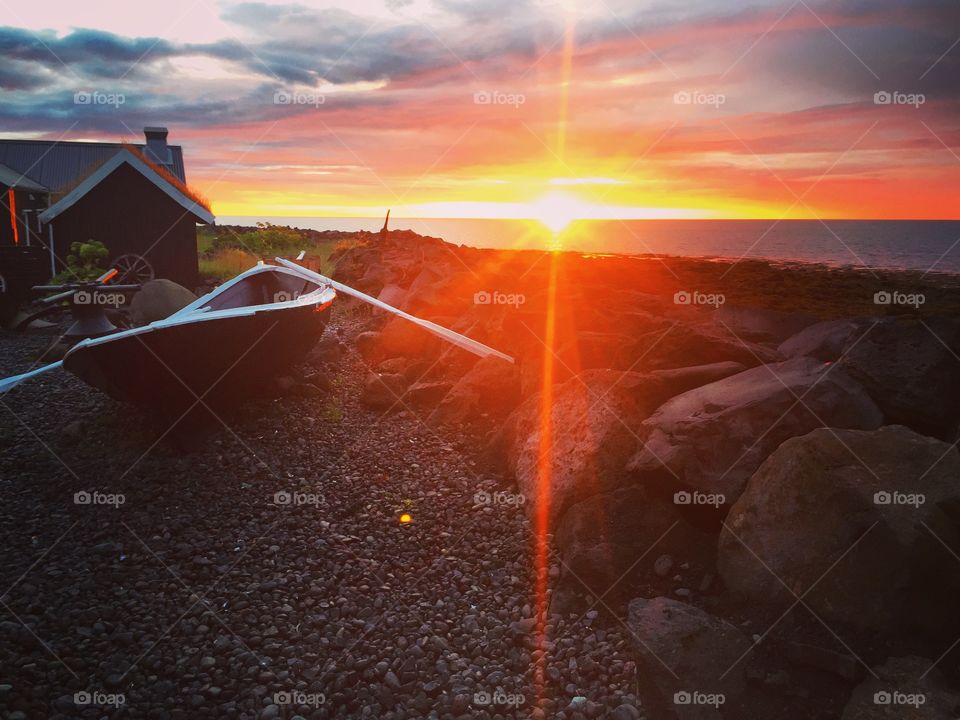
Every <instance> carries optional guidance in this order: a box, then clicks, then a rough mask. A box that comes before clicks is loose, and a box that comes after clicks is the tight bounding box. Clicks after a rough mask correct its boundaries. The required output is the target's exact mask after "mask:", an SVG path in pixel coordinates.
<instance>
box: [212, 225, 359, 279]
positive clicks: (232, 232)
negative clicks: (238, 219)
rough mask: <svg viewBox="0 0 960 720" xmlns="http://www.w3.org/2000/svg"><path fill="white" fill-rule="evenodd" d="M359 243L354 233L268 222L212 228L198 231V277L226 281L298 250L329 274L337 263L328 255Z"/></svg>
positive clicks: (312, 263) (315, 265)
mask: <svg viewBox="0 0 960 720" xmlns="http://www.w3.org/2000/svg"><path fill="white" fill-rule="evenodd" d="M362 243H363V240H362V239H361V238H359V237H357V236H356V235H355V234H354V233H340V232H324V233H316V232H313V231H310V230H297V229H294V228H289V227H285V226H282V225H271V224H269V223H257V226H256V227H255V228H248V227H231V226H221V225H213V226H204V227H201V228H200V229H199V230H198V231H197V251H198V253H199V256H200V274H201V275H202V276H203V277H204V279H206V280H207V281H211V282H218V281H223V280H228V279H229V278H232V277H233V276H234V275H237V274H238V273H240V272H243V271H244V270H246V269H248V268H250V267H253V265H255V264H256V263H257V261H258V260H272V259H273V258H275V257H277V256H281V257H291V258H292V257H296V256H297V255H298V254H299V253H300V251H301V250H305V251H306V260H307V263H308V265H309V266H310V267H312V268H315V269H317V270H318V272H321V273H324V274H329V273H331V272H333V268H334V266H335V264H336V263H335V262H334V261H333V260H331V259H330V256H331V254H333V253H334V252H335V251H337V250H340V251H342V250H343V249H345V248H347V247H352V246H355V245H359V244H362Z"/></svg>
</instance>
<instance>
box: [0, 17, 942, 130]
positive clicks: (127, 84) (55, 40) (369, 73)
mask: <svg viewBox="0 0 960 720" xmlns="http://www.w3.org/2000/svg"><path fill="white" fill-rule="evenodd" d="M388 2H390V3H392V4H391V5H390V8H391V9H393V10H394V11H395V13H396V15H395V17H394V19H392V20H384V19H382V18H381V19H371V18H365V17H361V16H358V15H355V14H352V13H350V12H347V11H344V10H339V9H313V8H307V7H304V6H301V5H294V4H289V5H267V4H264V3H257V2H246V3H241V4H237V5H232V6H228V7H227V8H226V9H225V10H224V11H223V15H222V17H223V18H224V20H225V21H227V22H229V23H231V24H232V25H234V26H235V27H236V28H237V29H238V35H239V36H240V37H244V38H248V37H249V38H251V39H250V40H249V41H246V42H243V41H241V40H239V39H237V38H225V39H222V40H219V41H217V42H211V43H202V44H176V43H172V42H170V41H168V40H164V39H162V38H150V37H142V38H126V37H120V36H117V35H113V34H111V33H107V32H103V31H99V30H90V29H78V30H75V31H73V32H71V33H69V34H66V35H64V36H62V37H59V36H57V35H56V34H54V33H52V32H41V33H33V32H30V31H27V30H24V29H20V28H14V27H0V54H2V56H3V57H4V60H5V63H4V65H3V67H2V68H0V87H2V88H3V89H4V90H5V91H6V93H7V95H9V97H8V98H5V102H4V103H3V105H0V121H2V122H3V123H4V126H5V127H14V128H15V129H33V130H45V129H51V130H55V129H57V128H62V127H63V124H64V121H65V120H67V119H70V120H72V119H78V118H79V119H80V120H81V122H82V123H85V124H89V125H90V129H95V128H96V127H97V126H98V123H102V124H103V127H106V126H107V125H108V124H109V123H112V122H115V115H114V116H111V115H110V113H108V112H106V111H104V109H102V108H86V109H82V108H77V107H75V106H73V105H72V103H71V102H69V97H70V95H71V93H70V92H67V90H66V89H67V88H73V89H92V88H99V89H103V90H105V91H107V92H123V93H124V94H125V95H126V97H127V102H126V103H125V105H124V106H123V115H124V116H125V117H126V116H129V117H130V118H131V119H130V120H129V124H131V126H133V127H135V126H136V123H140V122H141V120H146V121H148V122H153V123H154V124H156V122H159V120H158V119H157V118H158V116H159V115H162V117H163V118H164V119H165V120H164V121H167V122H171V123H174V122H176V123H178V124H189V125H198V126H203V125H213V124H220V123H228V124H229V123H242V122H250V121H256V120H260V119H265V118H273V117H281V116H283V115H284V114H290V113H300V112H309V110H306V109H304V108H300V107H282V106H281V107H278V106H276V105H274V104H273V103H272V97H273V94H274V92H276V91H278V90H282V89H284V88H285V87H286V86H293V85H296V86H303V87H308V88H309V87H313V88H319V87H321V86H322V85H323V84H326V83H331V84H333V85H348V84H351V83H357V82H365V81H366V82H371V81H374V82H385V83H386V84H387V87H386V88H385V90H384V91H383V92H378V93H376V94H365V95H363V96H347V98H346V99H334V98H333V97H332V96H331V97H328V102H327V103H326V104H325V106H324V109H325V110H330V109H333V108H336V107H353V106H358V105H374V104H377V105H379V104H383V103H388V102H399V100H395V99H394V98H395V97H396V95H395V94H392V91H394V90H403V91H404V92H409V91H410V90H411V89H417V88H427V89H429V90H430V91H431V92H442V91H445V90H447V89H450V88H453V90H450V91H455V92H462V91H463V87H464V86H465V85H470V84H474V83H476V81H477V79H478V78H482V79H483V81H484V82H498V83H509V82H512V81H519V80H520V77H521V76H522V75H523V73H524V72H525V71H526V70H528V69H529V68H530V66H531V64H533V63H534V62H535V61H537V60H538V59H539V58H540V57H541V55H542V54H543V53H544V52H546V51H548V50H550V49H553V50H554V51H558V50H559V48H560V46H561V44H562V43H561V42H560V41H561V39H562V32H563V29H564V23H563V18H562V12H560V5H559V4H556V5H551V4H550V3H549V2H546V1H543V2H534V1H532V0H491V1H490V2H485V3H477V2H468V1H467V0H434V8H435V9H436V11H437V12H438V15H437V18H436V22H435V23H434V24H431V26H430V27H429V28H428V27H427V26H425V25H423V24H422V23H421V22H420V21H419V20H418V19H416V18H411V17H407V16H406V15H405V11H406V5H405V3H404V2H402V0H399V1H398V0H388ZM618 2H619V4H618ZM610 3H611V7H613V9H614V10H615V11H616V14H613V13H600V14H599V15H597V16H596V17H595V18H593V19H590V20H584V21H582V22H581V23H579V24H578V25H577V27H576V48H577V53H578V55H577V67H576V71H577V72H578V73H582V74H583V75H582V76H583V77H589V76H590V75H591V74H592V75H595V76H597V75H599V76H604V77H613V76H615V75H616V74H617V73H622V72H625V71H630V70H635V69H644V68H647V67H656V66H658V65H659V63H660V60H661V59H662V60H663V62H665V63H666V64H667V65H668V66H670V67H671V68H672V67H674V66H676V67H679V68H681V70H683V69H685V67H686V65H685V63H692V62H695V61H696V60H697V58H698V56H699V55H701V54H702V53H703V52H704V50H705V49H706V48H707V45H708V44H709V49H711V50H714V49H716V48H715V47H714V46H716V47H719V48H721V49H722V50H723V51H724V52H726V53H727V54H729V56H730V62H732V61H733V60H734V59H736V57H737V56H738V55H739V54H740V53H741V52H743V51H744V50H746V49H747V48H748V47H749V46H750V45H751V44H752V43H753V42H754V40H755V39H756V38H757V37H758V36H759V34H760V33H761V32H762V30H763V29H765V28H767V27H769V26H770V25H771V24H772V23H773V22H774V21H775V20H776V19H777V18H779V17H780V16H781V15H782V13H783V11H784V9H786V7H788V6H787V5H785V4H784V3H782V2H778V3H776V4H774V3H771V2H760V3H757V2H754V3H753V4H750V5H746V6H744V5H738V6H737V7H738V8H739V9H737V10H732V11H731V10H729V9H728V8H729V6H728V5H727V4H719V3H713V2H706V1H705V0H691V2H690V3H686V4H684V5H683V8H682V10H681V9H679V6H678V5H676V4H672V5H671V4H666V3H665V4H662V5H661V6H650V5H646V4H645V5H644V6H643V7H639V8H638V7H637V4H636V3H635V2H632V1H629V2H628V1H627V0H610ZM810 7H811V8H813V10H814V11H815V12H816V13H817V14H818V15H819V16H821V17H823V18H825V19H827V20H828V21H829V22H831V23H833V22H836V26H835V28H834V31H833V33H836V35H837V36H839V38H840V39H839V40H838V37H835V36H834V34H833V33H831V32H830V31H829V30H827V29H826V28H824V27H823V26H822V25H821V24H820V23H819V22H818V21H815V20H814V19H813V18H812V16H809V17H807V20H808V21H809V22H807V23H805V24H803V23H793V24H791V21H792V20H793V19H795V17H796V18H800V17H802V16H803V15H804V14H807V15H809V11H808V10H806V9H805V6H804V5H803V4H798V5H797V6H796V7H794V10H793V11H792V13H793V14H792V15H791V16H790V17H788V18H786V19H785V20H784V21H783V23H782V25H783V27H782V28H781V30H782V31H781V30H775V31H773V32H770V33H769V35H767V36H765V37H763V38H762V39H760V41H759V42H758V43H757V45H756V47H755V48H754V49H753V50H751V51H750V53H749V54H748V55H747V56H746V57H744V58H743V60H742V61H741V62H740V63H739V64H738V65H737V67H736V71H735V72H734V73H732V74H731V77H730V78H729V80H730V81H736V82H744V83H746V84H749V85H750V86H751V87H752V89H753V91H754V92H755V93H758V94H762V93H763V92H764V89H765V88H770V89H771V90H773V91H775V92H777V93H781V92H783V91H784V89H785V88H786V89H789V88H791V87H796V88H798V89H801V88H802V89H803V90H804V91H805V95H804V97H813V98H815V97H816V92H817V91H818V90H820V89H822V90H823V91H824V94H825V96H826V95H830V97H831V99H830V100H829V101H827V102H836V101H838V96H841V97H846V98H848V99H849V100H850V101H855V100H856V99H857V98H869V97H871V96H872V94H873V93H874V92H875V91H877V90H879V89H890V90H903V91H915V92H924V93H928V94H929V95H930V96H931V98H936V97H941V98H956V97H958V92H957V91H958V89H960V84H958V83H956V82H955V80H954V78H955V77H957V75H958V73H960V47H958V48H954V50H953V52H952V53H948V54H947V55H946V56H945V57H943V58H942V59H939V62H938V58H940V56H941V55H943V53H944V52H945V51H946V50H947V49H948V48H949V47H950V44H951V43H952V42H953V41H954V40H956V38H957V36H958V35H960V3H958V2H957V1H956V0H915V1H914V2H912V3H911V4H910V6H909V7H906V8H905V7H904V6H903V3H902V2H900V0H853V1H851V0H842V1H841V0H830V1H829V2H826V3H824V2H821V3H816V4H814V3H812V2H811V3H810ZM758 28H760V29H758ZM638 38H643V39H644V42H643V43H642V42H641V41H640V39H638ZM704 38H706V39H704ZM841 40H842V41H843V42H841ZM648 41H649V44H650V45H649V46H654V47H656V53H657V56H656V57H654V56H653V55H652V54H651V53H650V52H649V51H648V49H647V47H648V46H647V45H645V44H644V43H646V42H648ZM844 43H845V44H846V45H848V46H849V49H848V48H847V47H844ZM614 47H617V48H619V49H618V50H616V51H611V50H610V48H614ZM196 56H203V57H208V58H213V59H217V60H219V61H221V62H224V63H227V64H233V65H236V66H237V68H238V69H242V70H243V71H245V72H246V73H250V74H253V75H254V76H256V77H257V78H259V83H258V84H257V83H255V87H253V88H250V89H246V90H245V91H244V93H243V94H242V96H241V97H236V95H237V93H236V88H235V86H227V87H225V88H224V90H223V96H222V97H221V96H218V95H217V92H216V90H214V91H213V92H212V93H201V92H199V91H198V88H200V87H204V88H207V87H208V85H201V83H202V82H204V81H202V80H201V79H197V80H196V81H191V79H189V78H185V79H182V96H180V97H178V96H170V97H158V96H157V95H155V94H153V93H151V88H154V87H163V86H166V85H168V84H169V83H168V82H165V81H168V80H169V74H170V73H171V72H174V69H173V65H172V63H173V61H175V60H176V59H178V58H183V57H196ZM857 57H859V58H860V59H862V60H863V64H861V62H860V61H859V60H858V59H857ZM658 58H659V59H658ZM935 63H936V65H935ZM865 65H866V66H868V67H869V68H870V70H872V71H873V73H876V75H878V76H879V78H880V79H879V80H878V79H877V78H875V77H874V76H873V74H872V73H871V72H870V70H867V68H866V67H865ZM934 65H935V67H934ZM931 67H933V70H929V68H931ZM723 69H726V68H725V67H724V68H719V67H718V68H717V70H716V72H717V73H718V74H719V73H720V72H722V71H723ZM928 70H929V71H928ZM924 73H926V74H925V76H924V78H923V80H920V76H921V75H923V74H924ZM178 79H179V78H178ZM527 81H531V80H530V78H527ZM210 95H212V97H208V96H210ZM198 96H202V97H204V98H205V99H204V100H202V101H194V100H189V99H188V98H194V97H198Z"/></svg>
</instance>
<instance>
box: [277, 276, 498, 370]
mask: <svg viewBox="0 0 960 720" xmlns="http://www.w3.org/2000/svg"><path fill="white" fill-rule="evenodd" d="M276 260H277V262H278V263H280V264H281V265H283V266H284V267H286V268H290V269H291V270H295V271H296V272H298V273H300V274H301V275H302V276H303V277H305V278H307V279H309V280H312V281H313V282H316V283H320V284H322V285H330V286H331V287H333V288H334V289H336V290H339V291H340V292H342V293H344V294H345V295H352V296H353V297H355V298H357V299H359V300H363V301H364V302H366V303H370V304H371V305H373V306H375V307H378V308H380V309H381V310H386V311H387V312H390V313H393V314H394V315H399V316H400V317H402V318H403V319H404V320H409V321H410V322H412V323H413V324H414V325H419V326H420V327H422V328H423V329H425V330H427V331H429V332H432V333H433V334H434V335H437V336H438V337H440V338H443V339H444V340H446V341H447V342H450V343H453V344H454V345H457V346H459V347H462V348H463V349H464V350H467V351H469V352H472V353H473V354H474V355H479V356H480V357H487V356H488V355H494V356H496V357H498V358H502V359H504V360H506V361H507V362H511V363H512V362H513V361H514V360H513V358H512V357H510V356H509V355H506V354H505V353H502V352H500V351H499V350H494V349H493V348H492V347H488V346H487V345H484V344H483V343H481V342H477V341H476V340H473V339H472V338H468V337H467V336H466V335H461V334H460V333H455V332H454V331H453V330H449V329H447V328H445V327H443V326H442V325H437V324H436V323H433V322H430V321H429V320H424V319H422V318H418V317H416V316H414V315H411V314H410V313H405V312H404V311H403V310H398V309H397V308H395V307H393V305H387V303H385V302H383V301H382V300H377V299H376V298H375V297H372V296H370V295H367V294H366V293H362V292H360V291H359V290H354V289H353V288H352V287H350V286H349V285H344V284H343V283H341V282H337V281H336V280H332V279H330V278H328V277H326V276H324V275H321V274H320V273H318V272H314V271H313V270H308V269H307V268H305V267H303V266H302V265H297V263H295V262H292V261H290V260H287V259H285V258H279V257H278V258H276Z"/></svg>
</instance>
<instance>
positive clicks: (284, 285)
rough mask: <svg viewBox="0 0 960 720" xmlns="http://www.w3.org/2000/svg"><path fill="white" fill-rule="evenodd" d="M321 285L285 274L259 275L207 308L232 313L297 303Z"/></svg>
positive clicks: (222, 294)
mask: <svg viewBox="0 0 960 720" xmlns="http://www.w3.org/2000/svg"><path fill="white" fill-rule="evenodd" d="M318 287H320V286H319V285H317V283H315V282H311V281H310V280H306V279H304V278H301V277H297V276H295V275H290V274H289V273H285V272H277V271H275V272H270V271H266V272H259V273H254V274H253V275H249V276H247V277H245V278H244V279H243V280H241V281H240V282H238V283H237V284H236V285H234V286H233V287H230V288H227V289H226V290H224V291H223V292H222V293H220V294H219V295H217V296H216V297H214V298H213V299H211V300H210V302H209V303H207V305H206V306H205V307H209V308H210V309H211V310H229V309H232V308H239V307H250V306H253V305H269V304H271V303H277V302H288V301H290V300H296V299H297V298H298V297H300V296H301V295H307V294H309V293H312V292H313V291H314V290H316V289H317V288H318Z"/></svg>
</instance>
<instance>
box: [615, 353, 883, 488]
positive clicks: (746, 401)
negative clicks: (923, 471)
mask: <svg viewBox="0 0 960 720" xmlns="http://www.w3.org/2000/svg"><path fill="white" fill-rule="evenodd" d="M881 422H882V415H881V413H880V411H879V409H877V406H876V405H875V404H874V403H873V401H872V400H870V398H869V397H868V396H867V394H866V393H865V392H864V390H863V388H861V387H860V386H859V385H858V384H857V383H856V382H854V381H853V380H852V379H850V378H849V377H848V376H847V375H846V374H844V372H843V371H842V370H840V369H839V368H837V367H835V366H831V365H827V364H824V363H821V362H819V361H817V360H814V359H813V358H797V359H795V360H788V361H786V362H782V363H776V364H772V365H762V366H760V367H755V368H751V369H750V370H747V371H746V372H742V373H739V374H737V375H732V376H730V377H728V378H725V379H723V380H720V381H718V382H715V383H711V384H709V385H704V386H702V387H699V388H695V389H693V390H690V391H688V392H685V393H683V394H682V395H678V396H677V397H675V398H673V399H672V400H669V401H668V402H666V403H664V404H663V406H662V407H660V408H659V409H658V410H657V412H655V413H654V414H653V415H651V416H650V417H649V418H648V419H646V420H645V421H644V422H643V423H642V424H640V425H639V426H638V427H637V431H638V436H639V438H640V448H639V450H638V451H637V453H636V455H635V456H634V457H633V458H632V459H631V460H630V463H629V466H628V469H629V470H630V471H631V472H633V473H635V474H636V475H637V476H639V478H640V479H641V480H644V481H645V480H654V481H661V482H666V483H667V484H668V485H672V486H674V487H676V488H678V489H682V490H683V489H685V490H694V491H699V492H703V493H709V494H720V495H723V496H724V499H725V503H723V504H725V505H729V504H730V503H733V502H734V501H735V500H736V499H737V498H738V497H739V496H740V493H741V492H743V488H744V486H745V485H746V483H747V480H748V479H749V478H750V476H751V475H752V474H753V472H754V471H755V470H756V469H757V467H759V465H760V463H761V462H763V460H764V459H765V458H766V457H767V456H768V455H769V454H770V453H771V452H772V451H773V450H774V449H775V448H776V447H777V446H778V445H780V443H782V442H783V441H784V440H786V439H787V438H790V437H794V436H796V435H804V434H806V433H808V432H810V431H811V430H813V429H815V428H818V427H823V426H824V425H826V426H829V427H838V428H861V429H873V428H877V427H879V426H880V424H881Z"/></svg>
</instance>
